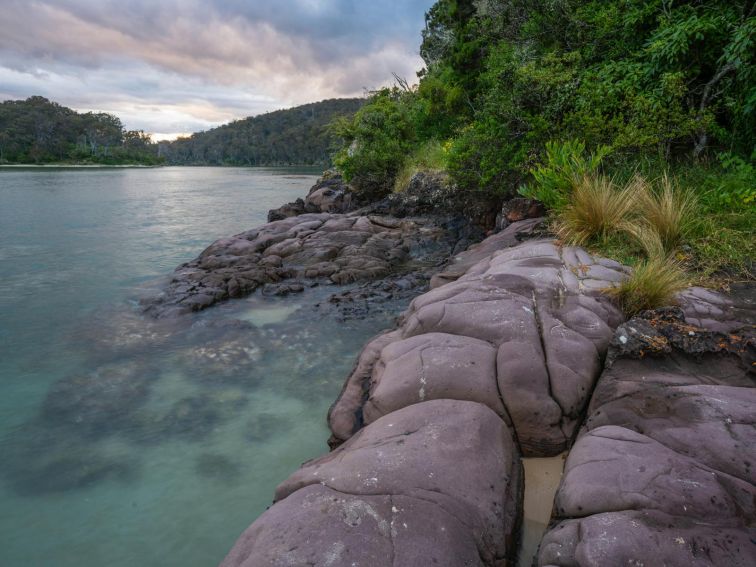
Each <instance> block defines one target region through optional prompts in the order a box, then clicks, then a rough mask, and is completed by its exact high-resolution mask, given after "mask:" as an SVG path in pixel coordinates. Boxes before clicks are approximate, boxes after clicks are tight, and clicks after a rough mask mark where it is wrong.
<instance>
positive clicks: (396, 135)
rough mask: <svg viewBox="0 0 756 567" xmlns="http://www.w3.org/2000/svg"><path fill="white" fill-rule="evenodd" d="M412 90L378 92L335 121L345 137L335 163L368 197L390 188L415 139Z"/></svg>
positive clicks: (353, 184)
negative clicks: (362, 104)
mask: <svg viewBox="0 0 756 567" xmlns="http://www.w3.org/2000/svg"><path fill="white" fill-rule="evenodd" d="M412 97H413V95H412V93H407V92H402V91H400V90H399V89H397V88H394V89H383V90H381V91H379V92H377V93H375V94H374V95H373V97H372V99H371V100H370V102H368V103H367V104H366V105H365V106H363V107H362V108H361V109H360V110H359V111H357V113H356V114H355V116H354V117H353V118H352V120H341V121H338V122H336V123H335V124H334V126H333V128H334V131H335V132H336V134H337V135H338V136H340V137H341V138H342V139H343V141H344V146H343V147H342V149H341V150H340V151H339V152H338V153H337V154H336V155H335V156H334V159H333V161H334V165H335V166H336V167H337V168H338V169H339V170H340V171H341V172H342V173H343V174H344V177H345V179H346V180H347V181H349V182H350V183H351V184H352V186H353V187H354V188H355V189H356V190H357V191H358V192H359V193H361V194H362V196H363V197H364V198H366V199H378V198H381V197H383V196H385V195H386V194H388V193H390V192H391V189H392V187H393V185H394V178H395V177H396V174H397V172H398V171H399V169H400V168H401V167H402V164H403V163H404V161H405V159H406V157H407V154H409V153H411V151H412V148H413V144H414V141H415V132H414V128H413V120H412V114H411V110H412V105H411V102H412V101H411V99H412Z"/></svg>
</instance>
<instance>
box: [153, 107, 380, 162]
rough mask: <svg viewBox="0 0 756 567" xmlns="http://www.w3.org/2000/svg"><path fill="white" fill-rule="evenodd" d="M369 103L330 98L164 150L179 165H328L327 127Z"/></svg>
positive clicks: (329, 134)
mask: <svg viewBox="0 0 756 567" xmlns="http://www.w3.org/2000/svg"><path fill="white" fill-rule="evenodd" d="M364 102H365V101H364V99H360V98H350V99H330V100H324V101H322V102H316V103H312V104H305V105H303V106H297V107H295V108H290V109H287V110H277V111H275V112H269V113H267V114H262V115H260V116H254V117H250V118H245V119H243V120H236V121H234V122H231V123H230V124H225V125H223V126H220V127H218V128H213V129H212V130H208V131H206V132H198V133H196V134H192V135H191V136H189V137H186V138H179V139H178V140H176V141H174V142H164V143H162V144H161V147H160V154H161V155H162V156H164V157H165V158H166V160H167V162H168V163H170V164H174V165H251V166H257V165H327V164H328V163H329V162H330V155H331V153H332V151H333V144H334V141H335V138H334V136H333V134H332V132H331V131H330V129H329V128H328V125H329V124H330V123H331V122H332V121H334V120H335V119H337V118H338V117H347V116H348V117H351V116H352V115H353V114H354V113H355V112H356V111H357V109H359V108H360V106H362V104H363V103H364Z"/></svg>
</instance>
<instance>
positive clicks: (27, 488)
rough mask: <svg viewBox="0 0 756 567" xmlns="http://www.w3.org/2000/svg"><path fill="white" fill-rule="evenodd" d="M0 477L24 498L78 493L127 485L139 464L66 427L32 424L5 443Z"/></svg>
mask: <svg viewBox="0 0 756 567" xmlns="http://www.w3.org/2000/svg"><path fill="white" fill-rule="evenodd" d="M2 445H3V458H2V459H1V460H0V474H1V475H2V477H3V478H4V480H5V481H7V482H8V485H9V486H10V487H12V488H13V489H14V490H15V491H16V492H17V493H19V494H21V495H23V496H39V495H44V494H50V493H58V492H67V491H71V490H79V489H83V488H87V487H91V486H92V485H94V484H96V483H100V482H104V481H109V480H115V481H120V482H123V481H128V480H131V479H133V478H134V476H135V475H136V474H137V469H138V462H136V461H135V460H134V459H132V458H128V457H126V456H122V455H114V454H109V453H108V452H107V451H104V450H102V449H101V448H100V447H99V446H98V445H97V444H96V443H95V442H93V440H92V439H91V438H82V437H77V436H74V435H72V434H71V431H70V429H69V428H67V427H58V428H55V427H50V425H49V423H47V422H45V421H42V420H35V421H31V422H29V423H27V424H25V425H24V426H22V427H21V428H18V429H16V430H14V431H13V432H12V433H11V434H10V435H9V436H7V437H6V438H4V439H3V440H2Z"/></svg>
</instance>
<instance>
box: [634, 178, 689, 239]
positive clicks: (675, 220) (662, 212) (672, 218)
mask: <svg viewBox="0 0 756 567" xmlns="http://www.w3.org/2000/svg"><path fill="white" fill-rule="evenodd" d="M630 184H633V185H635V186H636V192H635V195H636V197H637V203H638V213H639V214H640V216H641V219H642V222H644V223H646V224H647V225H648V227H649V228H651V229H653V232H654V233H656V235H657V236H658V238H659V240H660V242H661V245H662V247H663V249H664V250H665V251H666V252H672V251H673V250H675V248H677V247H678V246H679V245H680V243H681V242H682V241H683V239H684V238H685V237H686V236H687V235H688V234H690V233H691V231H692V229H693V225H694V223H695V220H696V211H697V209H698V202H697V199H696V197H695V195H693V193H692V192H690V191H688V190H683V189H680V188H678V187H677V185H676V184H675V183H674V182H673V181H672V180H671V179H670V178H669V176H668V175H667V174H666V173H665V174H664V175H662V177H661V179H660V181H659V183H658V187H657V188H653V187H651V185H650V184H649V183H648V182H647V181H646V180H645V178H643V177H641V176H639V175H636V176H635V177H633V180H632V181H631V182H630ZM644 232H645V233H648V232H650V231H649V230H644Z"/></svg>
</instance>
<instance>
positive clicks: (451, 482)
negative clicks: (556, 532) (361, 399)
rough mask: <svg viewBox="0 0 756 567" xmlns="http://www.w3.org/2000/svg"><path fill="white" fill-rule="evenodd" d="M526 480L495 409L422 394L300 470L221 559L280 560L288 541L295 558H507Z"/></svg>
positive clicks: (479, 561) (487, 561) (402, 561)
mask: <svg viewBox="0 0 756 567" xmlns="http://www.w3.org/2000/svg"><path fill="white" fill-rule="evenodd" d="M520 490H521V471H520V462H519V455H518V452H517V448H516V446H515V443H514V441H513V439H512V435H511V433H510V431H509V429H508V427H507V426H506V424H505V423H504V422H503V421H502V420H501V419H500V418H499V417H498V416H497V415H496V413H494V412H493V411H492V410H491V409H489V408H488V407H486V406H485V405H482V404H479V403H474V402H465V401H456V400H434V401H427V402H423V403H420V404H416V405H412V406H410V407H406V408H403V409H400V410H397V411H395V412H393V413H391V414H390V415H387V416H384V417H381V418H379V419H377V420H376V421H375V422H373V423H371V424H370V425H369V426H367V427H365V428H363V429H362V430H360V432H359V433H357V434H356V435H355V436H354V437H353V438H352V439H351V440H350V441H349V442H347V443H345V444H343V445H342V446H340V447H339V448H338V449H337V450H335V451H333V452H331V453H329V454H327V455H325V456H323V457H320V458H318V459H315V460H313V461H310V462H308V463H306V464H305V465H304V466H303V467H302V468H301V469H300V470H298V471H297V472H295V473H294V474H293V475H292V476H291V477H290V478H289V479H288V480H286V481H285V482H283V483H282V484H281V485H280V486H279V487H278V489H277V490H276V501H277V503H276V504H274V506H273V507H272V508H271V509H270V510H269V511H268V512H266V513H265V514H263V515H262V516H261V517H260V518H259V519H258V520H257V521H256V522H255V523H254V524H252V526H250V528H248V530H247V531H246V532H245V533H244V534H243V535H242V537H241V538H240V539H239V541H238V542H237V544H236V546H235V547H234V549H232V551H231V552H230V554H229V556H228V557H227V558H226V561H225V562H224V565H227V566H230V565H275V564H276V560H279V561H280V558H281V557H286V553H287V552H289V553H293V554H294V555H291V557H292V561H294V564H303V563H302V562H304V564H306V563H307V562H308V561H309V562H312V563H313V564H323V565H326V564H329V563H327V562H326V558H328V557H333V560H332V562H331V563H330V564H332V565H351V564H352V563H353V562H355V563H357V564H359V565H365V566H371V565H375V566H379V565H385V564H386V561H387V558H389V557H390V558H391V560H390V563H391V564H393V565H408V566H409V565H423V564H435V563H434V561H433V559H436V560H438V561H439V564H441V565H465V564H470V565H504V564H505V562H506V561H507V560H509V559H511V558H512V554H513V553H514V551H515V541H516V533H517V529H518V524H519V520H518V501H519V495H520ZM421 524H423V526H422V527H421ZM436 534H438V536H436Z"/></svg>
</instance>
